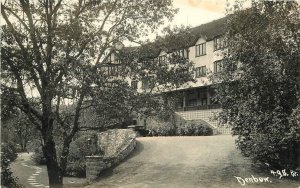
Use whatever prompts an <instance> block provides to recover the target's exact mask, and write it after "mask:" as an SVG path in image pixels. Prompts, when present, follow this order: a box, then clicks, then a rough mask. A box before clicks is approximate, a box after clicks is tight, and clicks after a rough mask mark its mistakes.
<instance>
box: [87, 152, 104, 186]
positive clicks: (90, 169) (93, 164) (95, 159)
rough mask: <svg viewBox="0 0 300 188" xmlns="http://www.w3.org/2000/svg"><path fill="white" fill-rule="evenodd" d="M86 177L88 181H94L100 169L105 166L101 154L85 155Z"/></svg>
mask: <svg viewBox="0 0 300 188" xmlns="http://www.w3.org/2000/svg"><path fill="white" fill-rule="evenodd" d="M85 159H86V178H87V181H88V182H92V181H94V180H95V179H96V178H97V177H99V174H100V173H101V171H102V170H104V169H105V168H106V164H105V162H104V161H103V156H86V157H85Z"/></svg>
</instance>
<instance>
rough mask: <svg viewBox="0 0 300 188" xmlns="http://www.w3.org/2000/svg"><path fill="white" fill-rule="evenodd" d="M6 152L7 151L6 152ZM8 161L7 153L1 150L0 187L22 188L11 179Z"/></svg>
mask: <svg viewBox="0 0 300 188" xmlns="http://www.w3.org/2000/svg"><path fill="white" fill-rule="evenodd" d="M6 151H7V150H6ZM10 162H11V161H10V159H9V158H8V155H7V153H5V152H4V151H3V150H2V152H1V185H3V186H6V187H15V188H18V187H23V186H21V185H19V184H18V183H17V180H16V178H15V177H13V175H12V172H11V170H10Z"/></svg>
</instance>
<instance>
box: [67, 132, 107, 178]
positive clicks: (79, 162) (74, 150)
mask: <svg viewBox="0 0 300 188" xmlns="http://www.w3.org/2000/svg"><path fill="white" fill-rule="evenodd" d="M89 140H91V143H88V142H89ZM97 142H98V138H97V135H96V134H85V135H82V136H80V137H79V138H77V139H76V140H75V141H73V142H72V143H71V145H70V154H69V156H68V165H67V169H66V173H67V174H68V175H72V176H85V168H86V166H85V165H86V163H85V157H86V156H90V155H102V154H103V152H102V151H101V150H100V148H99V147H98V145H97Z"/></svg>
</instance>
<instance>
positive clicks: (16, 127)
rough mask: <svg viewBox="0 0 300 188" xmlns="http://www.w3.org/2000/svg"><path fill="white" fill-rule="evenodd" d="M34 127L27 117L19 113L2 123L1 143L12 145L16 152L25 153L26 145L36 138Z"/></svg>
mask: <svg viewBox="0 0 300 188" xmlns="http://www.w3.org/2000/svg"><path fill="white" fill-rule="evenodd" d="M34 130H35V127H34V126H33V125H32V124H31V122H30V121H29V119H28V118H27V116H26V115H25V114H24V113H22V112H19V111H16V112H15V114H14V115H11V117H9V118H8V119H6V120H5V121H2V131H1V136H2V141H4V142H7V141H8V142H11V143H14V145H15V147H16V148H18V152H24V151H27V144H28V142H29V141H30V140H32V139H34V138H36V137H37V133H36V132H35V131H34Z"/></svg>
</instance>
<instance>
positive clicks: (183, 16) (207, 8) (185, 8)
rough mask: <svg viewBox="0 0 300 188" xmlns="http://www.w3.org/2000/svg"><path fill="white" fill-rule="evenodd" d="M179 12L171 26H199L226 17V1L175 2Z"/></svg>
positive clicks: (198, 0) (189, 0) (197, 0)
mask: <svg viewBox="0 0 300 188" xmlns="http://www.w3.org/2000/svg"><path fill="white" fill-rule="evenodd" d="M173 5H174V7H175V8H179V12H178V13H177V15H175V17H174V20H173V22H172V23H170V24H171V25H185V26H192V27H195V26H198V25H201V24H204V23H207V22H210V21H213V20H216V19H219V18H222V17H224V16H225V7H226V0H173Z"/></svg>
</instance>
